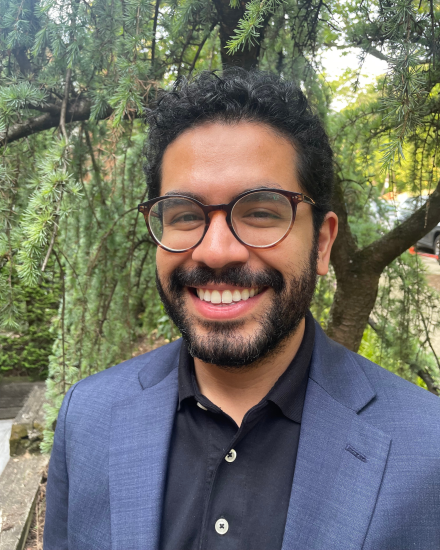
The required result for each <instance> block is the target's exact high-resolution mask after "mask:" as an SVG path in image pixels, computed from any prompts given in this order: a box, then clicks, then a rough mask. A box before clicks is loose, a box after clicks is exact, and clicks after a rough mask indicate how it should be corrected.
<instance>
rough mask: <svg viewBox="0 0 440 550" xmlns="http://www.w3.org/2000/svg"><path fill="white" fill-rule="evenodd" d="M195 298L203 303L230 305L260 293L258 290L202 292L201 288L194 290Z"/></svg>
mask: <svg viewBox="0 0 440 550" xmlns="http://www.w3.org/2000/svg"><path fill="white" fill-rule="evenodd" d="M196 292H197V296H198V297H199V298H200V300H204V301H205V302H211V304H231V303H232V302H240V301H241V300H245V301H246V300H249V298H252V297H253V296H256V295H257V294H259V293H260V292H261V289H259V288H245V289H243V290H242V291H240V290H234V291H233V292H232V291H230V290H223V291H222V292H220V291H219V290H203V289H202V288H197V289H196Z"/></svg>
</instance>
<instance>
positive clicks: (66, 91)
mask: <svg viewBox="0 0 440 550" xmlns="http://www.w3.org/2000/svg"><path fill="white" fill-rule="evenodd" d="M71 75H72V69H71V68H70V67H69V68H68V69H67V72H66V81H65V84H64V98H63V103H62V104H61V113H60V128H61V132H62V134H63V137H64V141H65V143H66V145H68V144H69V136H68V135H67V132H66V110H67V102H68V100H69V88H70V77H71Z"/></svg>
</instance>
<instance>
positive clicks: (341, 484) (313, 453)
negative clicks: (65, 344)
mask: <svg viewBox="0 0 440 550" xmlns="http://www.w3.org/2000/svg"><path fill="white" fill-rule="evenodd" d="M179 349H180V341H177V342H174V343H172V344H169V345H167V346H164V347H162V348H159V349H158V350H155V351H153V352H150V353H148V354H145V355H142V356H140V357H136V358H134V359H131V360H129V361H126V362H125V363H122V364H120V365H117V366H115V367H112V368H111V369H108V370H106V371H104V372H101V373H99V374H96V375H93V376H91V377H89V378H87V379H85V380H82V381H81V382H78V383H77V384H76V385H75V386H73V387H72V388H71V389H70V390H69V392H68V393H67V395H66V397H65V399H64V402H63V406H62V408H61V411H60V415H59V418H58V423H57V428H56V432H55V441H54V448H53V451H52V456H51V461H50V467H49V479H48V487H47V512H46V525H45V532H44V550H64V549H68V550H157V548H158V542H159V527H160V514H161V508H162V501H163V487H164V481H165V475H166V464H167V453H168V446H169V440H170V436H171V430H172V425H173V419H174V414H175V411H176V407H177V394H178V389H177V365H178V354H179ZM355 549H356V550H361V549H362V550H410V549H411V550H440V400H439V399H438V398H437V397H435V396H433V395H432V394H430V393H428V392H427V391H425V390H422V389H420V388H417V387H416V386H414V385H412V384H410V383H409V382H406V381H405V380H402V379H400V378H399V377H397V376H395V375H393V374H392V373H390V372H388V371H386V370H385V369H382V368H381V367H379V366H377V365H375V364H374V363H371V362H370V361H368V360H366V359H364V358H363V357H360V356H359V355H357V354H354V353H352V352H350V351H348V350H346V349H345V348H344V347H342V346H340V345H338V344H336V343H334V342H333V341H331V340H330V339H328V338H327V337H326V336H325V334H324V333H323V331H322V330H321V328H320V327H319V325H316V339H315V347H314V352H313V357H312V365H311V371H310V379H309V384H308V388H307V395H306V400H305V405H304V412H303V418H302V424H301V437H300V442H299V449H298V456H297V462H296V468H295V476H294V480H293V486H292V493H291V498H290V505H289V511H288V515H287V521H286V529H285V533H284V542H283V550H355ZM176 550H185V549H182V548H179V549H178V548H176ZM204 550H209V549H204ZM255 550H258V548H256V549H255Z"/></svg>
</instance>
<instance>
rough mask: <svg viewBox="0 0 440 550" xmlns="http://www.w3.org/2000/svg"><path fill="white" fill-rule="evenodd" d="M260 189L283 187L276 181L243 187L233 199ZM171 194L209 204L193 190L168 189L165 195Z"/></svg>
mask: <svg viewBox="0 0 440 550" xmlns="http://www.w3.org/2000/svg"><path fill="white" fill-rule="evenodd" d="M251 189H252V190H254V189H255V190H259V189H280V190H283V188H282V187H281V185H280V184H279V183H276V182H273V181H271V182H268V183H267V184H265V185H257V186H256V187H250V188H249V189H243V191H240V193H237V194H236V195H234V197H233V198H232V199H231V200H234V199H235V198H236V197H238V195H241V194H242V193H244V192H245V191H250V190H251ZM169 195H184V196H185V197H188V198H190V199H194V200H196V201H199V202H201V203H202V204H205V205H206V204H207V200H206V197H204V196H203V195H199V194H198V193H191V191H182V190H181V189H174V190H172V191H168V192H167V193H165V195H164V197H167V196H169Z"/></svg>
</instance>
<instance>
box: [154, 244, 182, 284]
mask: <svg viewBox="0 0 440 550" xmlns="http://www.w3.org/2000/svg"><path fill="white" fill-rule="evenodd" d="M188 257H190V254H174V253H173V252H167V251H166V250H164V249H163V248H160V246H158V247H157V251H156V268H157V272H158V273H159V277H160V279H161V280H163V279H165V278H168V277H169V276H170V275H171V273H172V272H173V271H174V270H175V269H176V268H177V267H178V266H180V265H182V264H183V263H185V262H186V261H187V259H188Z"/></svg>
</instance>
